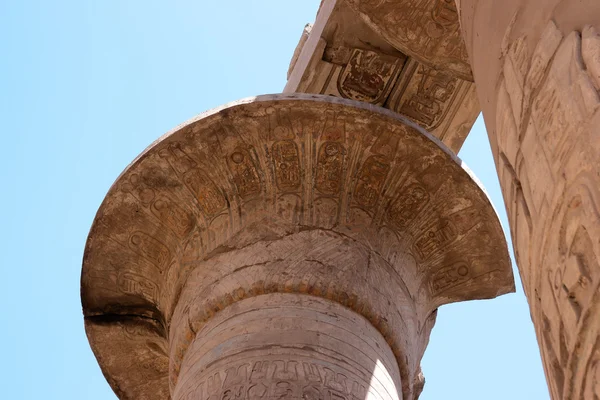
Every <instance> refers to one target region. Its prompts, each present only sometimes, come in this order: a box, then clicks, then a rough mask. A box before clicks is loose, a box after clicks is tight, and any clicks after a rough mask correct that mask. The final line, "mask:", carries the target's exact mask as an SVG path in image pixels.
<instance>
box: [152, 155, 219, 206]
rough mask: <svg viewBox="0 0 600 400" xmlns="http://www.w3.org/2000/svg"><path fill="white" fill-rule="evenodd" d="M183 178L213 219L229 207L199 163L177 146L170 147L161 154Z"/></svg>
mask: <svg viewBox="0 0 600 400" xmlns="http://www.w3.org/2000/svg"><path fill="white" fill-rule="evenodd" d="M159 155H160V157H162V158H164V159H166V160H167V161H168V162H169V164H170V165H171V167H172V168H173V169H174V170H175V171H176V172H177V173H178V175H179V176H180V177H181V178H182V179H181V180H182V181H183V183H184V184H185V185H186V186H187V188H188V189H189V190H190V191H191V192H192V193H193V194H194V196H195V198H196V200H197V201H198V204H199V205H200V208H201V210H202V212H203V213H204V214H205V215H206V216H207V217H211V216H214V215H216V214H218V213H219V212H220V211H221V210H223V208H225V206H226V205H227V203H226V201H225V197H224V196H223V193H222V192H221V190H219V188H218V187H217V186H216V185H215V184H214V182H213V181H212V180H211V179H210V178H209V177H208V176H207V175H206V173H205V172H203V171H201V170H200V169H199V168H198V163H197V162H196V161H194V160H193V159H192V158H191V157H190V156H188V155H187V154H186V153H185V152H184V151H183V150H182V149H181V148H180V147H178V146H176V145H171V146H168V148H165V149H163V150H161V151H160V152H159Z"/></svg>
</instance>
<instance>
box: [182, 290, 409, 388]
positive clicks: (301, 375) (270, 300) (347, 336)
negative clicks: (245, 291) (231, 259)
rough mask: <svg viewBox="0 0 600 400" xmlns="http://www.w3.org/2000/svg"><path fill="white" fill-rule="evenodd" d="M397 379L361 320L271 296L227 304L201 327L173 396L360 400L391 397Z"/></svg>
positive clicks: (297, 298)
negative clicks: (279, 394) (275, 394)
mask: <svg viewBox="0 0 600 400" xmlns="http://www.w3.org/2000/svg"><path fill="white" fill-rule="evenodd" d="M399 378H400V377H399V374H398V367H397V365H396V360H395V359H394V355H393V354H392V352H391V351H390V349H389V348H388V347H387V345H386V344H385V341H384V339H383V337H382V336H381V335H380V334H379V333H378V332H377V331H376V330H375V329H374V328H373V327H372V326H371V324H370V323H369V322H368V321H366V320H365V319H364V318H361V317H360V316H358V315H357V314H355V313H353V312H352V311H350V310H348V309H347V308H345V307H342V306H340V305H338V304H336V303H334V302H331V301H328V300H324V299H319V298H315V297H313V296H306V295H295V294H270V295H260V296H257V297H254V298H249V299H246V300H243V301H241V302H240V303H238V304H236V306H234V307H228V308H227V309H225V310H223V311H222V312H220V313H219V314H218V315H217V316H215V318H214V319H212V320H211V321H210V322H209V323H208V324H206V325H205V326H204V327H202V329H201V330H200V331H199V332H198V333H197V334H196V335H195V336H194V338H193V339H192V344H191V345H190V348H189V349H188V351H187V354H186V357H185V360H184V365H183V367H182V370H181V379H180V380H179V382H178V383H177V385H176V387H175V388H174V390H173V398H174V399H176V400H178V399H183V400H186V399H188V398H189V399H199V398H202V399H206V398H209V397H210V396H213V395H216V396H218V398H222V397H221V396H223V395H224V394H226V393H227V392H228V391H231V392H232V393H237V394H238V396H236V397H237V398H240V399H246V398H247V399H250V398H252V397H255V396H256V397H258V398H265V397H270V396H269V394H268V393H269V392H271V393H272V392H279V391H280V389H283V393H287V394H288V396H287V397H286V398H302V392H304V394H313V395H314V400H318V399H324V398H326V397H329V398H331V399H339V400H342V399H346V400H353V399H355V400H363V399H364V398H365V396H366V395H367V393H369V396H373V397H374V398H378V399H390V400H392V399H397V398H398V392H399V389H400V386H401V382H400V380H399ZM252 388H255V389H254V390H253V389H252ZM309 388H310V390H307V389H309ZM257 389H260V390H257ZM253 395H254V396H253Z"/></svg>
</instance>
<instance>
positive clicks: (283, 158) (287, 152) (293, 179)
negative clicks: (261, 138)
mask: <svg viewBox="0 0 600 400" xmlns="http://www.w3.org/2000/svg"><path fill="white" fill-rule="evenodd" d="M272 153H273V161H274V165H275V178H276V181H277V187H278V188H279V190H282V191H290V190H296V189H298V187H300V157H299V155H298V147H297V146H296V143H294V142H293V141H291V140H282V141H279V142H275V143H274V144H273V147H272Z"/></svg>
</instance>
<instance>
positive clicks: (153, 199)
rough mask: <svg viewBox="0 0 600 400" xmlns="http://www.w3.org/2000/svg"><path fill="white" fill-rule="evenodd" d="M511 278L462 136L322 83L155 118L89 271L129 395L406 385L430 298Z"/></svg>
mask: <svg viewBox="0 0 600 400" xmlns="http://www.w3.org/2000/svg"><path fill="white" fill-rule="evenodd" d="M513 289H514V287H513V277H512V272H511V268H510V261H509V258H508V251H507V247H506V243H505V241H504V239H503V234H502V230H501V227H500V224H499V221H498V219H497V217H496V214H495V212H494V210H493V208H492V206H491V204H490V202H489V200H488V198H487V197H486V195H485V193H484V192H483V190H482V189H481V188H480V187H479V186H478V184H477V182H476V181H475V180H474V179H473V178H472V176H471V174H470V172H469V171H468V170H467V169H465V167H464V166H463V165H462V163H461V162H460V160H458V159H457V158H456V157H455V156H454V155H453V153H452V152H451V151H449V150H448V149H446V148H445V146H444V145H443V144H442V143H441V142H439V140H437V139H436V138H435V137H434V136H432V135H430V134H429V133H427V132H425V131H424V130H423V129H422V128H420V127H419V126H418V125H416V124H414V123H413V122H411V121H410V120H408V119H406V118H404V117H402V116H399V115H398V114H395V113H393V112H391V111H388V110H385V109H383V108H380V107H377V106H373V105H369V104H365V103H361V102H357V101H350V100H345V99H336V98H333V97H330V96H318V95H273V96H262V97H258V98H253V99H250V100H244V101H240V102H238V103H235V104H233V105H230V106H228V107H226V108H221V109H216V110H213V111H210V112H207V113H205V114H202V115H200V116H199V117H198V118H196V119H193V120H191V121H189V122H187V123H185V124H183V125H182V126H180V127H179V128H177V129H176V130H175V131H173V132H171V133H169V134H167V135H165V136H164V137H162V138H161V139H160V140H159V141H158V142H156V143H154V144H153V145H152V146H151V147H149V148H148V149H147V150H146V151H145V152H144V153H143V154H142V155H140V156H139V157H138V158H137V159H136V160H135V161H134V162H133V163H132V164H131V165H130V166H129V167H128V168H127V169H126V170H125V171H124V172H123V173H122V174H121V176H120V177H119V178H118V179H117V181H116V182H115V184H114V185H113V187H112V188H111V189H110V191H109V193H108V194H107V196H106V198H105V200H104V202H103V204H102V206H101V207H100V210H99V211H98V214H97V216H96V219H95V221H94V224H93V226H92V229H91V231H90V235H89V238H88V241H87V244H86V250H85V256H84V262H83V272H82V303H83V310H84V315H85V326H86V332H87V334H88V338H89V340H90V343H91V346H92V349H93V351H94V353H95V355H96V357H97V359H98V362H99V364H100V366H101V368H102V371H103V373H104V374H105V376H106V377H107V379H108V381H109V383H110V384H111V386H112V388H113V389H114V391H115V393H116V394H117V395H118V396H119V398H121V399H157V400H158V399H161V400H162V399H168V398H172V399H174V400H195V399H199V400H208V399H210V400H213V399H214V400H234V399H235V400H255V399H267V398H269V399H274V398H277V399H307V400H366V399H378V400H399V399H404V400H414V399H416V398H417V397H418V396H419V394H420V392H421V390H422V388H423V384H424V379H423V375H422V373H421V369H420V361H421V358H422V356H423V352H424V351H425V348H426V346H427V343H428V340H429V334H430V332H431V329H432V328H433V325H434V322H435V316H436V313H437V309H438V307H439V306H441V305H443V304H447V303H451V302H456V301H464V300H471V299H483V298H492V297H495V296H498V295H500V294H504V293H507V292H509V291H511V290H513Z"/></svg>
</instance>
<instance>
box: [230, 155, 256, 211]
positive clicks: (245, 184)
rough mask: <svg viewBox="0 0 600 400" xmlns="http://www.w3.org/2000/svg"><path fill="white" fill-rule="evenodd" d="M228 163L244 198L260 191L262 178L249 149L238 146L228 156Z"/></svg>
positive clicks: (239, 192)
mask: <svg viewBox="0 0 600 400" xmlns="http://www.w3.org/2000/svg"><path fill="white" fill-rule="evenodd" d="M227 165H228V166H229V170H230V171H231V173H232V174H233V181H234V182H235V186H236V187H237V190H238V194H239V195H240V197H241V198H242V199H245V198H247V197H249V196H252V195H254V194H257V193H259V192H260V178H259V177H258V171H257V170H256V167H255V166H254V162H253V161H252V158H251V156H250V152H249V151H248V150H246V149H243V148H241V147H238V148H236V149H235V150H234V151H233V153H231V154H230V156H229V157H228V159H227Z"/></svg>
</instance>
